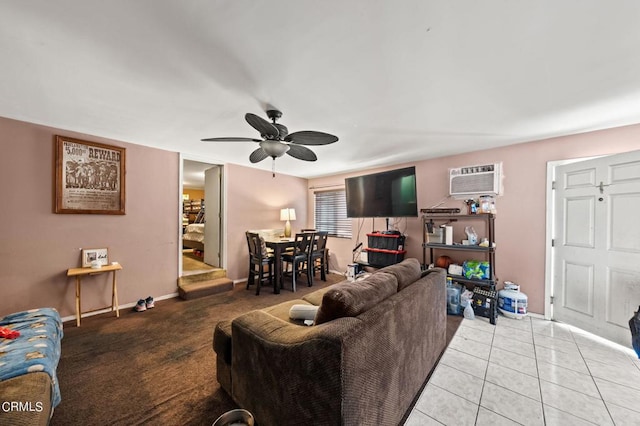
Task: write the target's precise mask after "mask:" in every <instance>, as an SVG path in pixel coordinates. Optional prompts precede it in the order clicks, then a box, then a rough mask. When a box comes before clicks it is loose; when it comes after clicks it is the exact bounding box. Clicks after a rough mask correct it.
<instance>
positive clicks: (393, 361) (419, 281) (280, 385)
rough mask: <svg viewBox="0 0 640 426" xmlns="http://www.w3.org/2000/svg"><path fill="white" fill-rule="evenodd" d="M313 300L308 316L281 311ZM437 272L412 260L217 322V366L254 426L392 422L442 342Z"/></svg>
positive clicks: (442, 290)
mask: <svg viewBox="0 0 640 426" xmlns="http://www.w3.org/2000/svg"><path fill="white" fill-rule="evenodd" d="M294 304H312V305H319V308H318V313H317V315H316V324H315V325H313V326H311V327H307V326H304V325H302V324H301V322H300V321H296V320H291V319H289V309H290V307H291V306H293V305H294ZM446 318H447V317H446V273H445V271H444V270H443V269H439V268H436V269H433V270H430V271H425V272H422V271H421V270H420V263H419V262H418V261H417V260H416V259H407V260H405V261H403V262H402V263H400V264H397V265H392V266H389V267H386V268H383V269H381V270H379V271H377V272H376V273H374V274H372V275H371V276H370V277H368V278H366V279H365V280H362V281H356V282H347V281H345V282H341V283H338V284H334V285H332V286H329V287H327V288H325V289H321V290H318V291H316V292H314V293H311V294H309V295H307V296H305V297H303V299H299V300H293V301H288V302H284V303H281V304H279V305H276V306H272V307H269V308H266V309H262V310H257V311H251V312H248V313H245V314H243V315H240V316H239V317H237V318H235V319H234V320H232V321H224V322H221V323H219V324H218V325H217V326H216V328H215V331H214V341H213V347H214V351H215V352H216V355H217V375H218V381H219V382H220V384H221V386H222V387H223V389H225V390H226V391H227V392H228V393H229V394H230V395H231V396H232V397H233V399H234V400H235V401H236V403H237V404H238V405H239V406H240V407H242V408H245V409H247V410H249V411H250V412H252V413H253V415H254V416H255V418H256V422H257V423H258V424H259V425H260V426H268V425H294V424H295V425H300V424H318V425H376V426H377V425H397V424H398V423H399V422H400V421H401V420H402V418H403V416H404V415H405V413H406V412H407V410H408V409H409V408H410V406H411V404H412V402H413V400H414V398H415V397H416V395H417V394H418V392H419V391H420V389H421V387H422V385H423V384H424V382H425V380H426V378H427V377H428V375H429V373H430V372H431V370H432V369H433V367H434V366H435V364H436V362H437V360H438V358H439V357H440V355H441V353H442V351H443V350H444V348H445V344H446V343H445V340H446V320H447V319H446Z"/></svg>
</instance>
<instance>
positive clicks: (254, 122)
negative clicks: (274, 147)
mask: <svg viewBox="0 0 640 426" xmlns="http://www.w3.org/2000/svg"><path fill="white" fill-rule="evenodd" d="M244 119H245V120H247V123H249V124H250V125H251V127H253V128H254V129H256V130H257V131H258V132H260V135H262V136H264V137H265V138H267V139H273V138H277V137H278V135H279V134H280V132H279V131H278V128H277V127H276V126H274V125H273V124H271V123H269V122H268V121H267V120H265V119H264V118H261V117H258V116H257V115H255V114H251V113H250V112H248V113H246V114H245V116H244Z"/></svg>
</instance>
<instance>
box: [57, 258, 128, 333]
mask: <svg viewBox="0 0 640 426" xmlns="http://www.w3.org/2000/svg"><path fill="white" fill-rule="evenodd" d="M121 269H122V265H120V264H119V263H116V264H115V265H105V266H103V267H102V268H99V269H94V268H71V269H68V270H67V276H68V277H76V324H77V326H78V327H80V317H81V315H82V308H81V302H80V300H81V287H82V281H81V280H82V277H84V276H85V275H98V274H103V273H105V272H112V275H113V279H112V285H111V312H113V311H114V310H115V311H116V317H117V318H120V310H119V309H118V287H117V285H116V272H117V271H119V270H121ZM90 312H93V311H90Z"/></svg>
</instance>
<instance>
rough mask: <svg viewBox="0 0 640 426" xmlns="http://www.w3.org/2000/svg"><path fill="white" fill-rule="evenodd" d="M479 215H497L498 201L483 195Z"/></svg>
mask: <svg viewBox="0 0 640 426" xmlns="http://www.w3.org/2000/svg"><path fill="white" fill-rule="evenodd" d="M478 213H493V214H495V213H496V201H495V199H494V198H493V196H491V195H481V196H480V200H479V207H478Z"/></svg>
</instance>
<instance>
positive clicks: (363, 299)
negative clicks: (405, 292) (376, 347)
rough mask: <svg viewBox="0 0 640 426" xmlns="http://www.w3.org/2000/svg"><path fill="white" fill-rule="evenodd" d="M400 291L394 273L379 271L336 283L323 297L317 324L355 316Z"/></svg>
mask: <svg viewBox="0 0 640 426" xmlns="http://www.w3.org/2000/svg"><path fill="white" fill-rule="evenodd" d="M397 291H398V280H397V279H396V277H395V276H394V275H392V274H387V273H384V272H378V273H376V274H373V275H371V276H370V277H369V278H367V279H364V280H362V281H354V282H349V281H344V282H342V283H339V284H336V285H335V286H334V287H333V288H331V289H330V290H328V291H327V292H326V293H325V294H324V296H323V297H322V303H321V304H320V308H319V309H318V314H317V315H316V325H318V324H322V323H325V322H329V321H332V320H334V319H336V318H342V317H355V316H358V315H360V314H361V313H362V312H365V311H367V310H368V309H370V308H372V307H373V306H375V305H376V304H378V303H380V302H381V301H383V300H384V299H386V298H387V297H389V296H391V295H392V294H394V293H397Z"/></svg>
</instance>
